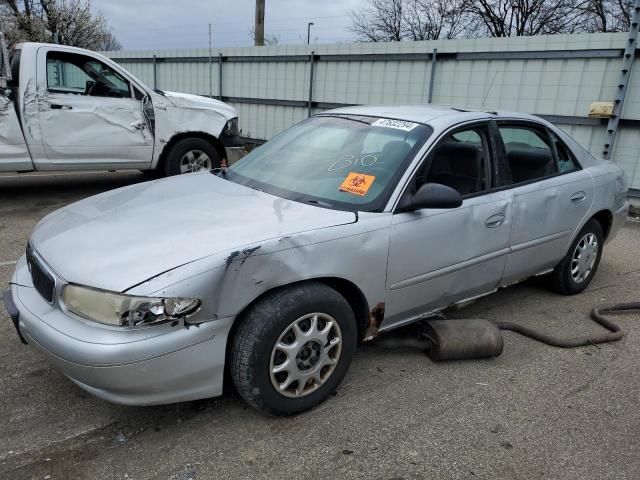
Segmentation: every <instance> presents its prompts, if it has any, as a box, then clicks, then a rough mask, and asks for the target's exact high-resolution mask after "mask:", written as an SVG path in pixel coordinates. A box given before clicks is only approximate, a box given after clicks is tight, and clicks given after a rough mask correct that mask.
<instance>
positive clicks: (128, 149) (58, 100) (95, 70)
mask: <svg viewBox="0 0 640 480" xmlns="http://www.w3.org/2000/svg"><path fill="white" fill-rule="evenodd" d="M37 75H38V85H39V89H38V91H39V94H38V111H39V117H40V118H39V120H40V131H41V136H42V143H43V147H44V151H45V155H46V160H45V162H46V165H38V166H39V167H40V168H42V169H57V168H64V169H74V168H107V167H108V168H117V167H123V168H147V167H148V166H149V165H150V163H151V159H152V156H153V144H154V139H153V134H152V132H151V131H150V129H149V125H147V123H146V122H145V120H144V117H143V112H142V98H143V93H142V91H140V90H139V89H138V88H137V87H136V86H134V85H133V84H132V83H131V82H130V81H129V80H127V79H126V78H125V77H124V76H123V75H122V74H120V73H119V72H118V71H116V69H114V68H113V67H111V66H109V65H107V64H106V63H104V62H103V61H102V60H100V59H99V58H97V57H94V56H92V55H90V54H89V53H87V54H84V53H76V52H74V51H65V50H56V49H54V48H51V47H42V48H40V49H39V50H38V73H37Z"/></svg>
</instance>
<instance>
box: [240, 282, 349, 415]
mask: <svg viewBox="0 0 640 480" xmlns="http://www.w3.org/2000/svg"><path fill="white" fill-rule="evenodd" d="M310 313H322V314H326V315H330V316H331V317H333V319H335V321H336V323H337V324H338V326H339V330H340V334H341V337H342V342H341V351H340V354H339V357H338V358H337V363H336V364H335V366H334V367H333V371H332V372H331V373H330V375H328V376H327V377H326V379H325V380H324V383H322V384H321V385H320V386H319V387H315V386H314V385H315V383H314V382H311V383H309V385H310V386H311V388H316V389H315V390H313V391H311V392H309V393H307V394H306V395H304V396H299V397H297V398H290V397H287V396H285V395H283V394H281V393H280V392H279V391H278V390H276V387H275V386H274V384H273V383H272V379H271V374H270V368H271V361H272V352H274V347H275V345H276V342H277V341H278V340H279V339H280V337H281V335H284V334H285V333H286V332H287V331H288V330H289V329H290V326H291V325H292V323H293V322H295V321H296V320H297V319H300V318H301V317H304V316H305V315H307V314H310ZM239 321H240V324H239V325H238V327H237V329H236V330H235V333H234V336H233V339H232V341H231V344H230V346H231V352H230V355H229V360H230V368H229V369H230V372H231V378H232V379H233V383H234V386H235V388H236V390H237V391H238V393H240V395H241V396H242V397H243V398H244V399H245V400H246V401H247V402H248V403H249V404H250V405H251V406H253V407H255V408H256V409H258V410H261V411H262V412H265V413H268V414H271V415H281V416H283V415H293V414H296V413H300V412H303V411H305V410H308V409H310V408H312V407H313V406H315V405H317V404H318V403H320V402H322V401H323V400H325V399H326V398H327V397H328V396H329V395H331V393H332V392H333V391H334V390H335V389H336V387H337V386H338V385H339V384H340V382H341V381H342V379H343V377H344V375H345V374H346V373H347V370H348V369H349V366H350V364H351V360H352V359H353V355H354V352H355V349H356V343H357V326H356V321H355V317H354V314H353V311H352V310H351V307H350V306H349V303H348V302H347V301H346V300H345V299H344V297H342V295H340V294H339V293H338V292H336V291H335V290H334V289H332V288H331V287H329V286H327V285H324V284H322V283H316V282H308V283H302V284H298V285H292V286H290V287H283V288H281V289H278V290H275V291H274V292H272V293H270V294H268V295H266V296H265V297H263V298H261V299H259V300H258V301H257V302H256V303H255V304H254V305H252V306H251V307H250V308H249V310H248V311H247V312H245V314H243V316H242V318H240V319H239ZM296 341H297V340H296ZM323 351H324V348H323ZM327 351H329V350H327ZM274 355H275V354H274ZM274 358H275V357H274ZM295 359H296V360H297V359H298V356H296V357H295ZM318 365H319V364H318ZM322 368H324V367H322ZM316 371H317V370H316ZM287 375H288V374H287ZM293 385H295V382H294V384H293Z"/></svg>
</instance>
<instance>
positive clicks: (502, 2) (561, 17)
mask: <svg viewBox="0 0 640 480" xmlns="http://www.w3.org/2000/svg"><path fill="white" fill-rule="evenodd" d="M578 6H579V0H467V1H466V5H465V9H466V10H467V11H468V12H469V13H470V14H472V15H474V16H475V17H476V18H477V19H478V20H479V21H480V22H481V24H482V25H483V26H484V28H485V30H486V34H487V36H490V37H516V36H525V35H546V34H555V33H573V32H577V31H584V21H585V20H584V14H583V12H582V11H581V10H580V9H579V8H578Z"/></svg>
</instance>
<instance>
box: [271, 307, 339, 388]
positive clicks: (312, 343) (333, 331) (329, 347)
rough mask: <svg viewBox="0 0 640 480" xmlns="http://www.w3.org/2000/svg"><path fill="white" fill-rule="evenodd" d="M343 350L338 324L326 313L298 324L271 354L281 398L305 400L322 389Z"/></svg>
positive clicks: (272, 368) (277, 343)
mask: <svg viewBox="0 0 640 480" xmlns="http://www.w3.org/2000/svg"><path fill="white" fill-rule="evenodd" d="M341 350H342V333H341V331H340V327H339V326H338V322H336V321H335V319H334V318H333V317H331V316H330V315H327V314H325V313H310V314H308V315H304V316H302V317H300V318H298V319H297V320H295V321H294V322H293V323H291V325H289V326H288V327H287V328H286V329H285V331H284V332H283V333H282V335H280V338H278V341H277V342H276V344H275V346H274V347H273V351H272V353H271V363H270V366H269V370H270V376H271V383H272V384H273V386H274V387H275V389H276V391H277V392H279V393H280V394H281V395H284V396H285V397H290V398H297V397H303V396H305V395H309V394H310V393H311V392H313V391H315V390H317V389H318V388H320V387H321V386H322V385H323V384H324V383H325V382H326V381H327V379H328V378H329V377H330V376H331V374H332V373H333V371H334V370H335V367H336V365H337V364H338V360H339V358H340V353H341Z"/></svg>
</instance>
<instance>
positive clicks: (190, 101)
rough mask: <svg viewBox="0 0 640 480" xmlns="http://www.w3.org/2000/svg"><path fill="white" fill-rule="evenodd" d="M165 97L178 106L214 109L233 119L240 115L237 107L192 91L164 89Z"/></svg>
mask: <svg viewBox="0 0 640 480" xmlns="http://www.w3.org/2000/svg"><path fill="white" fill-rule="evenodd" d="M163 93H164V96H165V98H167V99H168V100H169V101H170V102H171V103H172V104H173V105H175V106H176V107H186V108H199V109H203V110H214V111H216V112H219V113H221V114H223V115H224V116H225V117H226V118H227V119H231V118H234V117H237V116H238V112H237V111H236V109H235V108H233V107H232V106H230V105H227V104H226V103H224V102H221V101H220V100H215V99H213V98H208V97H203V96H201V95H193V94H190V93H179V92H166V91H163Z"/></svg>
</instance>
